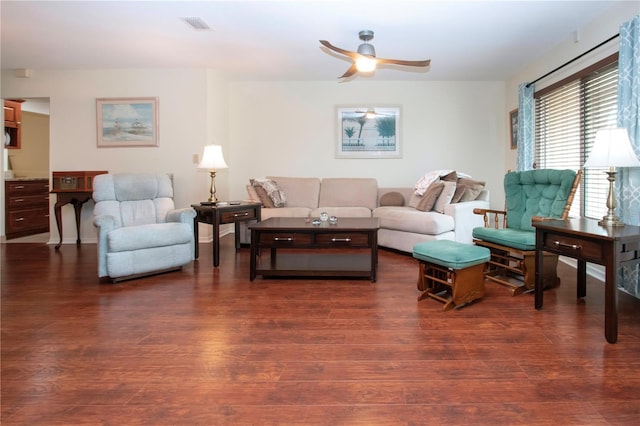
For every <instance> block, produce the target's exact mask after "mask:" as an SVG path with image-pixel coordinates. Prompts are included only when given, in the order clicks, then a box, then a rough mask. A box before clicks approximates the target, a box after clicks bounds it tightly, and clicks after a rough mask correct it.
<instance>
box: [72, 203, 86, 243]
mask: <svg viewBox="0 0 640 426" xmlns="http://www.w3.org/2000/svg"><path fill="white" fill-rule="evenodd" d="M71 204H73V209H74V210H75V213H76V232H77V233H78V234H77V237H76V244H77V245H80V221H81V220H82V219H81V217H82V205H83V204H84V203H83V202H81V201H79V200H73V201H72V202H71Z"/></svg>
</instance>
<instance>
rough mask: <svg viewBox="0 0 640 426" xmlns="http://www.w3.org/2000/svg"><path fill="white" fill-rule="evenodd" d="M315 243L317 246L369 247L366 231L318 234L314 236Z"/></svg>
mask: <svg viewBox="0 0 640 426" xmlns="http://www.w3.org/2000/svg"><path fill="white" fill-rule="evenodd" d="M316 244H317V245H319V246H336V247H345V246H348V247H369V246H370V244H371V242H370V241H369V234H367V233H366V232H350V233H346V232H343V233H335V234H324V233H323V234H318V235H317V236H316Z"/></svg>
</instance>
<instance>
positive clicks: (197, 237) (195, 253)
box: [193, 216, 200, 259]
mask: <svg viewBox="0 0 640 426" xmlns="http://www.w3.org/2000/svg"><path fill="white" fill-rule="evenodd" d="M198 223H200V222H199V221H198V216H196V217H194V218H193V242H194V248H193V258H194V259H197V258H198V256H200V246H199V245H198V241H200V230H199V229H198Z"/></svg>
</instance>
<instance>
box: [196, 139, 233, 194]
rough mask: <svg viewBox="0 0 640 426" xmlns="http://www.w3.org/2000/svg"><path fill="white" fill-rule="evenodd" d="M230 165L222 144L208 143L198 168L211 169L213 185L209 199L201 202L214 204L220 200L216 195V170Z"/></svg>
mask: <svg viewBox="0 0 640 426" xmlns="http://www.w3.org/2000/svg"><path fill="white" fill-rule="evenodd" d="M228 167H229V166H227V163H225V161H224V156H223V155H222V147H221V146H220V145H207V146H205V147H204V152H203V153H202V160H200V164H198V168H199V169H206V170H209V175H210V176H211V186H210V188H209V200H208V201H207V202H202V203H200V204H203V205H207V204H208V205H213V204H216V203H217V202H218V198H217V197H216V170H218V169H226V168H228Z"/></svg>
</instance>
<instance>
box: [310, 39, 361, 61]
mask: <svg viewBox="0 0 640 426" xmlns="http://www.w3.org/2000/svg"><path fill="white" fill-rule="evenodd" d="M320 44H321V45H323V46H324V47H326V48H327V49H331V50H333V51H334V52H338V53H341V54H343V55H345V56H348V57H350V58H351V59H353V60H356V59H358V58H360V57H361V56H362V55H360V54H359V53H358V52H351V51H350V50H344V49H340V48H339V47H336V46H334V45H333V44H331V43H329V42H328V41H327V40H320Z"/></svg>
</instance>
